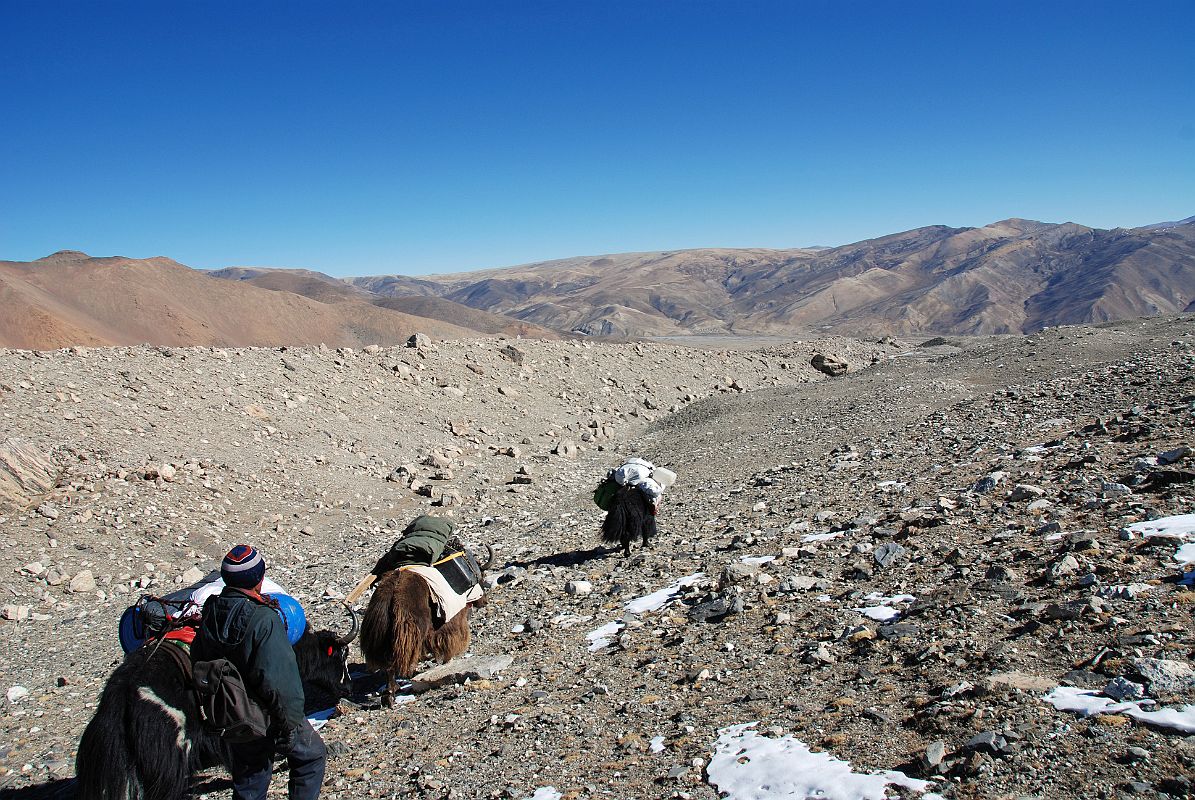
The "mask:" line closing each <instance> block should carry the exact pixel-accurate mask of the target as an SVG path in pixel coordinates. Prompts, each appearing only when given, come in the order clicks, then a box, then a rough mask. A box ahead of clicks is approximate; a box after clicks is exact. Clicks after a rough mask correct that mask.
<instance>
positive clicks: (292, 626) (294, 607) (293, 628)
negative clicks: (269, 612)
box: [267, 593, 307, 647]
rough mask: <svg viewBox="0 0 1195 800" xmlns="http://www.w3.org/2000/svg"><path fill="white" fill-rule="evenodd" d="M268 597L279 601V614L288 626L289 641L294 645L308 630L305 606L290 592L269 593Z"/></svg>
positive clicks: (287, 635) (287, 636)
mask: <svg viewBox="0 0 1195 800" xmlns="http://www.w3.org/2000/svg"><path fill="white" fill-rule="evenodd" d="M267 597H272V598H274V599H275V600H277V601H278V614H279V615H280V616H281V617H282V624H284V625H285V626H286V638H287V641H289V642H290V643H291V646H292V647H293V646H294V645H296V644H298V643H299V640H300V639H302V638H303V634H304V633H305V632H306V631H307V614H305V613H304V612H303V606H301V605H300V604H299V601H298V600H296V599H295V598H293V597H291V596H290V595H289V594H281V593H277V594H270V595H267Z"/></svg>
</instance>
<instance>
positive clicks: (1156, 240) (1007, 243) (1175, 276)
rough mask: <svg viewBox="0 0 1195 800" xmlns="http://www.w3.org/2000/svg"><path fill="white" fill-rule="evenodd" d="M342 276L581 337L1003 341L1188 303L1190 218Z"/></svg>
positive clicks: (1192, 279) (1002, 227)
mask: <svg viewBox="0 0 1195 800" xmlns="http://www.w3.org/2000/svg"><path fill="white" fill-rule="evenodd" d="M348 281H349V282H350V283H352V284H353V285H354V286H357V287H360V288H363V289H367V290H369V291H371V292H376V293H379V294H388V295H394V296H406V295H423V296H426V295H428V294H432V293H434V294H437V295H438V296H441V297H445V298H448V299H450V300H454V301H456V302H459V303H463V304H464V305H467V306H470V307H473V308H478V309H483V310H486V311H493V312H497V313H502V314H508V315H511V316H514V317H517V318H519V319H522V320H526V321H530V322H535V323H537V324H540V325H543V326H546V327H551V328H556V329H558V330H573V331H577V332H581V333H585V334H590V335H606V336H661V335H678V334H715V333H719V334H797V333H801V332H807V331H821V332H835V333H855V334H868V335H873V334H886V333H903V334H915V333H953V334H1002V333H1011V332H1029V331H1033V330H1038V329H1040V328H1042V327H1046V326H1051V325H1058V324H1072V323H1079V322H1100V321H1106V320H1109V319H1125V318H1129V317H1136V316H1147V315H1152V314H1158V313H1168V312H1175V311H1183V310H1185V309H1186V308H1188V307H1189V306H1190V305H1191V303H1192V301H1193V299H1195V224H1191V223H1176V224H1173V225H1168V226H1166V227H1150V228H1136V229H1121V228H1118V229H1115V230H1100V229H1093V228H1088V227H1085V226H1083V225H1077V224H1074V223H1063V224H1051V223H1043V222H1036V221H1033V220H1024V219H1008V220H1003V221H1001V222H996V223H993V224H991V225H987V226H984V227H982V228H949V227H945V226H931V227H926V228H918V229H915V230H912V231H906V232H903V233H897V234H892V235H889V236H884V237H880V238H877V239H871V240H867V241H863V242H857V243H855V244H850V245H844V246H841V247H833V248H804V249H793V250H763V249H752V250H731V249H701V250H682V251H669V252H661V253H625V254H620V255H606V256H599V257H578V258H570V259H563V260H557V261H547V262H542V263H537V264H527V265H523V266H517V267H510V268H507V269H498V270H483V271H480V272H471V273H458V274H452V275H438V276H424V277H421V278H418V279H415V278H406V277H403V276H375V277H368V278H350V279H348Z"/></svg>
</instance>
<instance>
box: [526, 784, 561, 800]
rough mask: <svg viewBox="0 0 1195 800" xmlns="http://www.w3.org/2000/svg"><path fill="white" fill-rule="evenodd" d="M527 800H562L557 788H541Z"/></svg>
mask: <svg viewBox="0 0 1195 800" xmlns="http://www.w3.org/2000/svg"><path fill="white" fill-rule="evenodd" d="M527 800H560V792H559V791H557V790H556V787H555V786H541V787H539V788H538V789H536V790H535V794H533V795H531V797H528V798H527Z"/></svg>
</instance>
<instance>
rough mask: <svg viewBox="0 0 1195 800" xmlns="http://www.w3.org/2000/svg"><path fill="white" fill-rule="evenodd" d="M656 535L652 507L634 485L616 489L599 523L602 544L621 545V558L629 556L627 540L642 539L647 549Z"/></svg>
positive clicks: (629, 546) (629, 545)
mask: <svg viewBox="0 0 1195 800" xmlns="http://www.w3.org/2000/svg"><path fill="white" fill-rule="evenodd" d="M655 535H656V514H655V507H654V506H653V505H652V502H651V500H649V499H648V498H647V495H646V494H645V493H644V492H642V491H641V490H640V489H639V487H638V486H619V487H618V490H617V491H616V492H615V493H614V498H613V500H612V501H611V503H610V509H609V511H607V512H606V518H605V519H604V520H602V541H603V542H605V543H607V544H619V545H622V552H623V555H624V556H629V555H630V554H631V541H632V540H633V539H636V538H638V539H642V540H643V546H644V547H651V538H652V537H653V536H655Z"/></svg>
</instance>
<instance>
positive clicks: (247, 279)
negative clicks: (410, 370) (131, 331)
mask: <svg viewBox="0 0 1195 800" xmlns="http://www.w3.org/2000/svg"><path fill="white" fill-rule="evenodd" d="M208 274H209V275H212V276H213V277H217V278H224V279H226V280H235V281H241V282H244V283H248V284H250V285H253V286H257V287H260V288H262V289H270V290H271V291H275V292H293V293H294V294H299V295H302V296H304V297H309V298H311V299H312V300H316V301H319V302H321V303H341V302H345V301H353V302H365V303H369V304H371V305H373V306H376V307H378V308H383V309H388V310H390V311H396V312H399V313H401V314H404V315H407V316H409V317H423V318H425V319H427V320H429V322H428V323H427V324H428V325H433V326H435V325H441V324H443V323H450V324H452V325H454V326H456V327H458V328H464V329H466V330H468V331H470V332H472V333H475V334H484V335H505V336H525V337H533V338H536V339H559V338H560V334H559V333H557V332H556V331H553V330H549V329H548V328H545V327H542V326H539V325H535V324H534V323H530V322H523V321H520V320H517V319H515V318H513V317H507V316H504V315H502V314H493V313H490V312H487V311H480V310H478V309H475V308H469V307H468V306H464V305H461V304H460V303H454V302H453V301H451V300H447V299H444V298H442V297H435V296H434V295H415V296H412V297H384V296H380V295H376V294H373V293H371V292H369V291H368V290H366V289H361V288H357V287H355V286H353V285H352V284H350V283H347V282H345V281H341V280H339V279H337V278H333V277H332V276H331V275H325V274H324V273H322V272H312V271H311V270H305V269H268V268H264V267H227V268H225V269H220V270H214V271H212V272H209V273H208Z"/></svg>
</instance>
